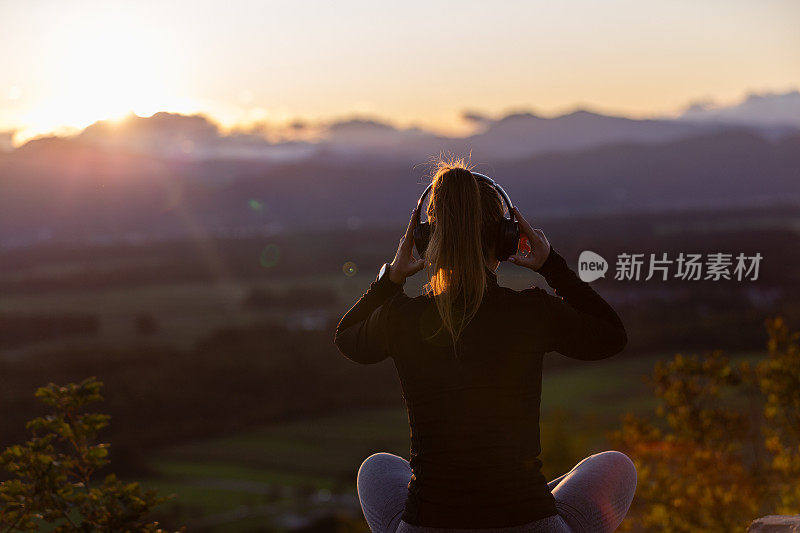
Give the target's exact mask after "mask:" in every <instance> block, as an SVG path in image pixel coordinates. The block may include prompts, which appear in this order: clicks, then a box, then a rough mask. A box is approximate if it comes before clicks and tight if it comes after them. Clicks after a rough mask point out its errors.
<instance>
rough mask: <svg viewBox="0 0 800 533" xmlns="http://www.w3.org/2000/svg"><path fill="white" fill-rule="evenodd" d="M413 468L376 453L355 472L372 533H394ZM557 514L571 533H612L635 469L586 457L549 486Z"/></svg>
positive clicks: (609, 457)
mask: <svg viewBox="0 0 800 533" xmlns="http://www.w3.org/2000/svg"><path fill="white" fill-rule="evenodd" d="M410 479H411V466H410V465H409V464H408V461H406V460H405V459H403V458H402V457H399V456H397V455H394V454H391V453H386V452H378V453H374V454H372V455H370V456H369V457H367V458H366V459H365V460H364V462H363V463H362V464H361V467H360V468H359V469H358V478H357V488H358V499H359V502H360V503H361V509H362V510H363V511H364V518H366V520H367V524H369V527H370V530H372V532H373V533H394V532H395V531H396V530H397V526H398V525H399V524H400V519H401V516H402V514H403V509H404V508H405V501H406V497H407V495H408V482H409V480H410ZM548 486H549V487H550V490H551V491H552V493H553V497H554V498H555V500H556V509H557V510H558V514H559V515H560V516H562V517H563V518H564V520H565V521H566V522H567V524H568V525H569V526H570V528H571V530H572V531H573V532H574V533H611V532H613V531H614V530H616V529H617V527H618V526H619V524H620V523H621V522H622V520H623V518H625V514H626V513H627V512H628V508H629V507H630V504H631V501H632V500H633V495H634V492H635V491H636V468H635V467H634V465H633V462H632V461H631V460H630V459H629V458H628V456H627V455H625V454H624V453H622V452H618V451H613V450H612V451H605V452H600V453H596V454H594V455H590V456H589V457H586V458H585V459H583V460H582V461H581V462H579V463H578V464H577V465H575V466H574V467H573V468H572V470H570V471H569V472H567V473H566V474H563V475H562V476H559V477H558V478H556V479H554V480H553V481H551V482H549V483H548Z"/></svg>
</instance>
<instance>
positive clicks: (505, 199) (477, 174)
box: [416, 171, 514, 224]
mask: <svg viewBox="0 0 800 533" xmlns="http://www.w3.org/2000/svg"><path fill="white" fill-rule="evenodd" d="M470 174H472V176H473V177H474V178H475V179H476V180H478V179H482V180H484V181H486V182H487V183H489V185H491V186H492V187H494V189H495V190H496V191H497V192H498V193H499V194H500V197H501V198H502V199H503V202H504V203H505V204H506V207H508V215H509V217H508V220H511V221H513V220H514V206H513V205H512V204H511V199H510V198H509V197H508V195H507V194H506V191H504V190H503V188H502V187H501V186H500V184H499V183H497V182H496V181H494V180H493V179H492V178H490V177H489V176H487V175H486V174H481V173H480V172H472V171H470ZM432 188H433V183H430V184H428V186H427V187H426V188H425V191H424V192H423V193H422V196H420V197H419V200H418V201H417V214H416V217H417V220H416V223H417V224H419V221H420V219H421V216H422V215H421V213H420V212H421V211H422V204H423V202H424V201H425V197H426V196H428V193H429V192H430V191H431V189H432ZM503 218H505V217H503Z"/></svg>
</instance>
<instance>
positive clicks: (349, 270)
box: [342, 261, 358, 277]
mask: <svg viewBox="0 0 800 533" xmlns="http://www.w3.org/2000/svg"><path fill="white" fill-rule="evenodd" d="M342 272H344V275H345V276H348V277H350V276H355V275H356V272H358V267H357V266H356V264H355V263H353V262H352V261H348V262H347V263H345V264H344V265H342Z"/></svg>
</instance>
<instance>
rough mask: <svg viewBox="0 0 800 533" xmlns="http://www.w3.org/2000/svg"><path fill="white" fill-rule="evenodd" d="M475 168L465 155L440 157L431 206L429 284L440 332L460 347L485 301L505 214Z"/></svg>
mask: <svg viewBox="0 0 800 533" xmlns="http://www.w3.org/2000/svg"><path fill="white" fill-rule="evenodd" d="M470 168H471V167H469V166H468V165H467V164H466V163H465V162H464V160H463V159H449V160H443V159H440V160H439V161H438V163H437V167H436V172H435V174H434V176H433V180H432V181H433V187H432V188H431V194H430V201H429V203H428V208H427V216H428V220H430V222H431V237H430V242H429V243H428V246H427V248H426V250H425V269H426V273H427V275H428V279H429V282H428V284H427V285H426V288H427V289H428V291H429V292H430V293H431V294H432V295H433V298H434V301H435V302H436V308H437V310H438V311H439V316H440V318H441V321H442V325H441V326H440V327H439V329H438V330H437V331H436V332H435V333H434V336H435V335H436V334H438V333H439V332H440V331H441V330H442V328H444V329H446V330H447V332H448V333H449V334H450V337H451V339H452V341H453V346H454V347H455V344H456V342H457V341H458V339H459V338H460V336H461V334H462V333H463V331H464V329H465V328H466V326H467V325H468V324H469V322H470V321H471V320H472V318H473V317H474V316H475V314H476V313H477V312H478V309H479V307H480V305H481V302H482V301H483V297H484V294H485V292H486V288H487V280H486V270H487V269H488V268H489V265H490V262H491V261H493V260H494V250H495V244H496V240H497V234H498V227H499V223H500V219H501V218H502V217H503V213H504V208H503V203H502V200H501V198H500V196H499V195H498V194H497V191H495V189H494V188H493V187H492V186H491V185H489V184H488V183H486V182H485V181H483V180H478V179H476V178H475V176H473V175H472V173H471V172H470Z"/></svg>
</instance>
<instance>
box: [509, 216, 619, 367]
mask: <svg viewBox="0 0 800 533" xmlns="http://www.w3.org/2000/svg"><path fill="white" fill-rule="evenodd" d="M515 215H516V216H517V220H519V223H520V228H521V229H522V231H523V232H524V233H525V234H526V235H527V237H528V239H529V240H530V242H531V246H532V253H531V254H530V255H520V254H517V255H514V256H511V257H509V261H510V262H512V263H514V264H517V265H519V266H523V267H527V268H530V269H531V270H534V271H536V272H538V273H540V274H541V275H542V276H544V279H545V280H546V281H547V283H548V284H549V285H550V286H551V287H552V288H553V289H554V290H555V292H556V296H553V295H551V294H548V293H547V291H545V290H544V289H540V288H538V287H531V288H529V289H525V290H523V291H522V293H523V294H524V295H525V296H527V297H529V298H531V299H532V303H533V304H534V305H535V307H536V308H538V309H539V310H541V311H542V317H543V320H544V321H545V328H544V337H543V338H541V339H539V342H540V346H539V348H541V349H542V350H543V351H547V352H550V351H556V352H559V353H561V354H563V355H566V356H567V357H572V358H574V359H585V360H595V359H604V358H606V357H611V356H612V355H614V354H617V353H619V352H621V351H622V350H623V348H625V345H626V344H627V343H628V336H627V333H626V332H625V327H624V326H623V325H622V320H620V318H619V315H617V313H616V311H614V309H613V308H612V307H611V306H610V305H609V304H608V303H607V302H606V301H605V300H604V299H603V298H602V297H601V296H600V295H599V294H597V293H596V292H595V291H594V289H592V288H591V287H590V286H589V284H588V283H586V282H584V281H581V279H580V278H579V277H578V275H577V274H575V272H573V271H572V270H571V269H570V268H569V266H568V265H567V262H566V261H565V260H564V258H563V257H561V255H560V254H559V253H558V252H557V251H556V250H554V249H553V248H552V247H551V246H550V243H549V242H548V241H547V238H546V237H545V235H544V233H543V232H542V230H539V229H537V230H534V229H533V228H531V226H530V224H529V223H528V222H527V221H526V220H525V218H524V217H523V216H522V214H520V212H519V210H517V209H515Z"/></svg>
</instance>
